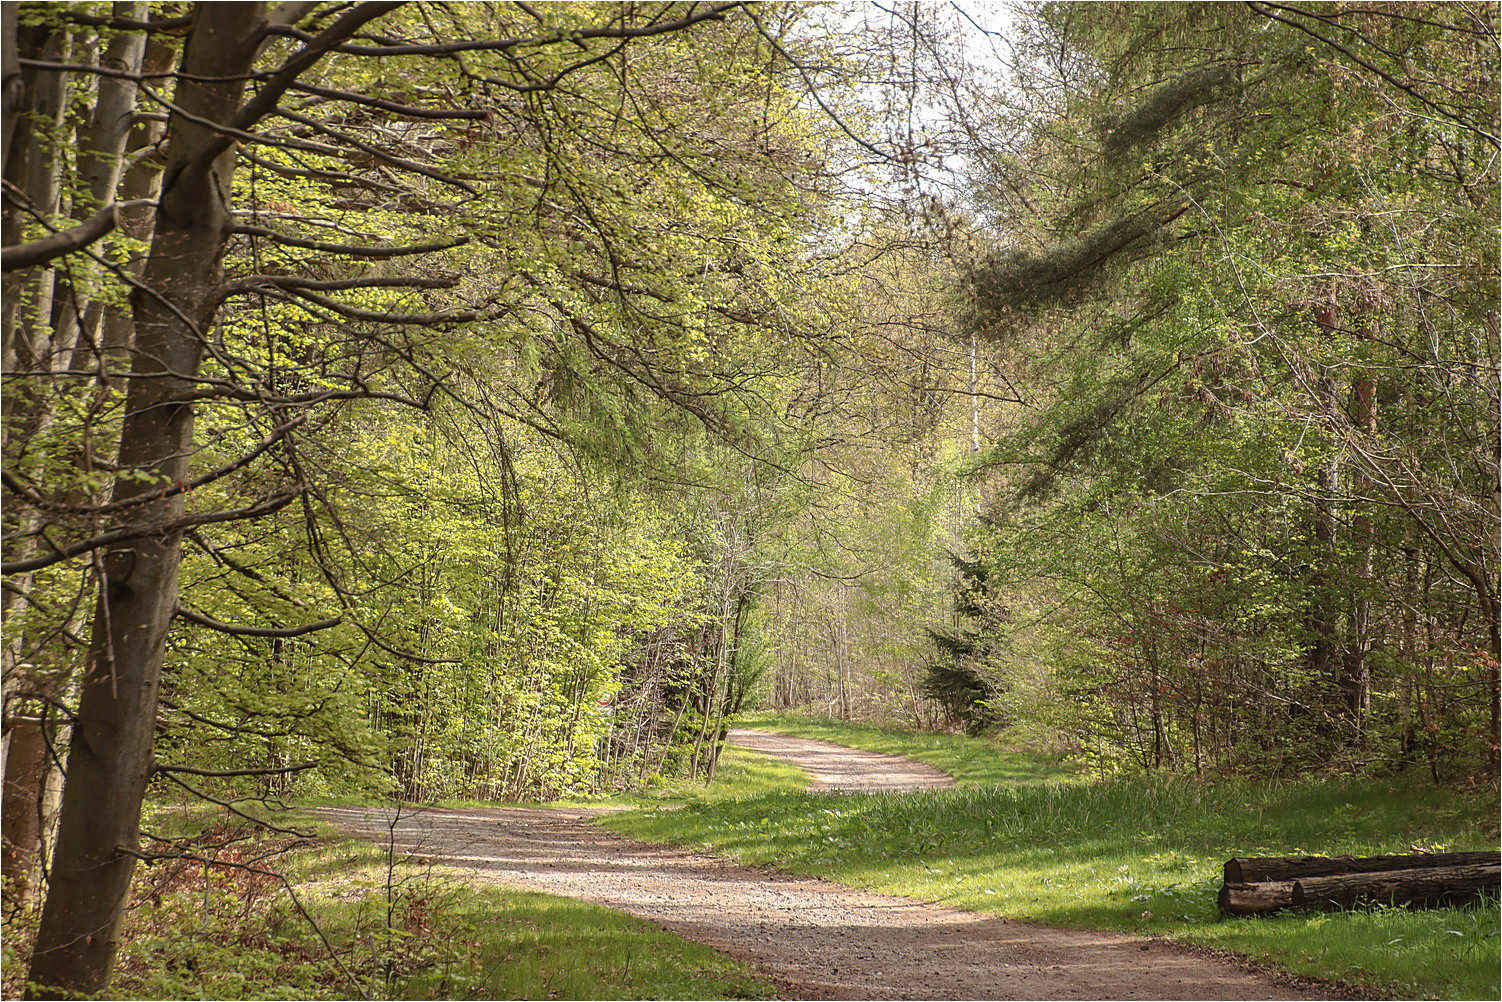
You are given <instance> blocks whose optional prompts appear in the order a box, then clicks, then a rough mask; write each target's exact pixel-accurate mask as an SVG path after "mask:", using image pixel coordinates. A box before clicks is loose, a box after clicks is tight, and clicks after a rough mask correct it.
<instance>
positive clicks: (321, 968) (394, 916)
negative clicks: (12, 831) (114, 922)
mask: <svg viewBox="0 0 1502 1002" xmlns="http://www.w3.org/2000/svg"><path fill="white" fill-rule="evenodd" d="M174 813H180V812H174ZM188 815H189V816H188V817H177V818H175V819H174V818H166V819H164V818H162V817H161V816H158V818H157V820H158V822H162V821H168V822H170V823H169V824H159V825H158V828H159V829H171V830H174V831H175V832H176V833H179V834H177V835H176V836H175V837H174V839H173V841H171V842H167V841H157V842H154V843H152V844H149V845H148V846H147V850H148V854H150V853H158V854H161V855H162V856H163V858H161V859H159V860H158V861H156V862H155V863H154V864H153V865H149V866H141V867H139V868H138V870H137V875H136V879H135V881H134V884H133V887H132V895H131V902H130V909H129V911H128V912H127V917H126V921H125V925H124V927H123V929H122V938H121V944H120V951H119V955H118V963H117V965H116V971H115V977H114V980H113V982H112V983H111V986H110V989H109V990H108V992H107V996H108V997H109V998H115V999H227V998H235V999H288V998H296V999H350V998H370V999H443V998H450V999H592V998H612V999H672V998H688V999H727V998H765V997H769V996H770V995H771V988H770V986H769V984H768V983H767V982H766V981H765V980H763V979H759V978H757V977H755V976H754V975H752V974H751V973H750V971H749V969H748V968H746V967H745V965H743V964H740V963H738V962H736V961H732V960H730V959H729V958H726V957H723V956H721V955H719V954H717V953H715V952H714V951H713V950H711V949H710V948H708V947H705V946H701V945H700V944H697V943H692V942H689V941H687V940H684V939H681V938H680V937H677V936H674V935H672V934H670V933H667V932H664V931H662V930H660V929H658V928H656V927H654V926H652V925H651V924H650V923H646V922H642V921H639V920H636V919H633V918H630V917H629V916H626V915H623V914H621V913H619V912H614V911H611V910H609V909H606V908H601V907H598V906H594V905H589V904H585V903H583V902H577V901H570V900H567V899H562V898H553V897H549V896H547V895H542V894H531V893H525V892H520V891H512V890H509V889H504V888H499V887H493V886H484V885H476V884H473V883H467V882H464V881H462V880H461V879H459V877H458V875H457V874H455V873H454V872H453V871H449V870H445V869H443V868H439V867H435V866H432V865H428V864H426V863H424V862H423V861H422V860H420V859H417V858H414V857H411V856H408V855H406V854H402V853H394V854H393V853H388V852H384V851H383V850H382V848H381V847H380V846H378V845H375V844H372V843H368V842H364V841H359V840H354V839H349V838H344V837H342V836H333V835H328V834H325V835H321V836H319V837H316V838H297V837H294V836H289V835H285V834H278V833H274V832H267V831H264V830H260V831H258V830H254V829H252V828H250V827H248V826H230V825H225V824H213V823H210V824H207V825H205V824H203V823H202V822H203V820H204V818H203V812H197V811H191V812H188ZM194 830H196V832H197V833H196V834H192V835H187V836H183V835H181V834H180V833H181V832H183V831H194ZM278 874H282V875H285V878H286V880H285V882H284V880H283V879H282V876H279V875H278ZM11 897H12V896H7V902H8V907H7V908H6V910H5V915H4V930H3V933H4V953H5V956H4V971H3V975H0V977H3V986H0V987H3V994H4V997H6V998H19V997H21V995H22V992H23V991H24V983H23V982H24V977H25V972H26V967H27V963H26V961H27V956H28V951H29V947H30V944H31V942H32V941H33V939H34V938H35V933H36V921H37V918H38V910H37V908H36V907H35V905H34V904H32V905H25V906H16V905H15V904H14V902H13V901H12V900H11Z"/></svg>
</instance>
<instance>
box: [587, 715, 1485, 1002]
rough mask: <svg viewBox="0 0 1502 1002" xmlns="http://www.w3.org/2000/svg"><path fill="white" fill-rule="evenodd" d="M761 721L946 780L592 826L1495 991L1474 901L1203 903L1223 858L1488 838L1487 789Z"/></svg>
mask: <svg viewBox="0 0 1502 1002" xmlns="http://www.w3.org/2000/svg"><path fill="white" fill-rule="evenodd" d="M756 725H761V726H764V725H765V721H757V722H756ZM777 729H778V730H782V731H784V732H797V733H800V734H804V735H806V736H809V737H819V738H823V739H825V740H837V741H838V743H841V744H848V745H852V746H856V747H862V748H868V749H875V750H880V751H888V752H897V753H902V754H910V755H913V756H914V757H915V758H920V759H922V760H924V761H928V762H930V763H931V764H934V765H936V766H938V767H939V768H943V769H946V770H948V771H951V772H953V773H954V774H955V775H956V776H957V778H959V780H960V785H959V786H957V788H956V789H953V790H930V791H920V792H915V793H910V794H896V795H876V796H870V797H843V796H837V795H835V796H831V795H827V794H825V795H820V794H805V793H801V792H789V791H786V790H784V791H782V792H758V793H755V794H752V795H747V796H743V797H738V798H737V797H730V798H721V799H718V800H713V801H701V802H696V803H691V804H688V805H687V806H685V807H683V808H682V809H680V810H661V809H652V808H647V809H643V810H638V811H632V812H625V813H621V814H617V815H613V816H612V817H611V818H609V819H608V820H607V821H606V822H605V823H606V824H607V825H608V826H609V827H611V828H614V829H616V830H619V831H623V832H627V833H629V834H631V835H634V836H637V837H641V838H648V839H654V840H659V841H670V842H677V843H680V844H685V845H692V846H694V847H696V848H703V849H709V850H711V851H714V852H719V853H723V854H726V855H729V856H732V857H733V858H735V859H737V860H740V861H742V862H745V863H749V864H753V865H769V866H776V867H778V868H781V869H784V870H789V871H791V872H794V873H800V874H807V875H818V876H821V877H824V878H827V879H832V880H837V881H839V882H841V883H846V884H851V885H853V886H857V887H864V888H869V889H872V890H876V891H880V892H884V893H890V894H903V895H910V896H913V897H917V898H921V899H924V900H929V901H937V902H942V903H944V904H947V905H952V906H954V907H958V908H966V909H971V910H974V911H981V912H988V913H992V914H997V915H1004V916H1008V917H1012V918H1018V919H1027V920H1032V921H1038V922H1043V923H1047V924H1051V925H1058V926H1066V927H1074V928H1096V929H1113V930H1123V931H1127V932H1133V933H1139V934H1146V935H1159V936H1167V937H1170V938H1173V939H1176V940H1178V941H1181V942H1185V943H1192V944H1198V945H1204V946H1212V947H1216V948H1219V949H1225V950H1232V951H1235V952H1238V953H1242V954H1245V955H1247V956H1250V957H1253V958H1256V959H1258V960H1263V961H1266V962H1268V963H1272V964H1274V965H1276V966H1278V967H1281V968H1284V969H1286V970H1290V971H1293V972H1295V973H1298V974H1303V975H1308V976H1314V977H1322V978H1328V979H1335V980H1341V981H1346V982H1349V983H1351V984H1357V985H1361V986H1364V987H1365V988H1367V989H1369V990H1375V991H1377V992H1381V993H1386V994H1390V995H1392V996H1393V997H1403V998H1431V997H1433V998H1496V997H1498V991H1497V985H1498V980H1499V979H1498V963H1499V958H1498V942H1499V940H1498V924H1499V914H1498V909H1497V907H1496V905H1494V904H1493V905H1488V906H1485V907H1481V908H1477V909H1439V910H1434V911H1407V910H1395V909H1379V910H1373V911H1366V912H1351V913H1334V914H1308V913H1294V914H1286V915H1280V916H1276V917H1273V918H1253V919H1222V918H1220V916H1219V915H1218V913H1217V910H1216V906H1215V892H1216V889H1217V888H1218V886H1219V879H1220V868H1221V866H1222V864H1223V863H1224V862H1225V860H1226V859H1227V858H1229V857H1231V856H1253V855H1294V854H1302V853H1310V854H1318V853H1325V854H1331V855H1337V854H1345V853H1350V854H1354V855H1373V854H1380V853H1391V852H1405V851H1407V850H1408V847H1409V846H1410V845H1418V846H1422V847H1424V848H1430V849H1441V848H1443V849H1450V850H1465V849H1483V848H1495V847H1496V845H1497V842H1498V826H1497V800H1496V797H1495V794H1492V793H1485V794H1464V793H1460V792H1457V791H1455V790H1449V789H1440V788H1436V787H1434V786H1433V785H1432V784H1430V783H1428V782H1426V781H1425V780H1424V779H1423V778H1422V777H1413V778H1398V779H1389V780H1365V781H1352V780H1340V781H1336V780H1324V781H1309V782H1303V783H1292V784H1279V785H1273V784H1259V783H1243V782H1238V783H1224V784H1214V785H1211V784H1197V783H1190V782H1185V781H1182V780H1137V781H1118V782H1112V783H1108V784H1099V783H1083V782H1056V781H1055V782H1050V781H1048V780H1049V777H1050V776H1055V775H1057V768H1058V767H1057V764H1056V763H1054V762H1053V761H1052V760H1050V759H1047V758H1040V757H1039V756H1036V755H1032V754H1030V753H1027V752H1020V751H1015V750H1006V749H1004V748H999V747H996V746H994V745H991V744H989V743H988V742H985V741H979V740H975V739H967V738H956V737H945V736H939V735H902V734H900V733H895V732H887V731H880V730H876V729H872V728H851V729H848V730H846V729H843V728H842V727H840V726H839V725H833V724H830V723H828V722H823V721H815V722H808V721H796V722H789V721H781V722H778V725H777ZM988 759H990V760H993V761H991V762H990V763H989V764H988V762H987V760H988ZM996 777H1019V778H1016V779H997V778H996Z"/></svg>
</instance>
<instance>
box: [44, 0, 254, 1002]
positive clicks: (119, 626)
mask: <svg viewBox="0 0 1502 1002" xmlns="http://www.w3.org/2000/svg"><path fill="white" fill-rule="evenodd" d="M263 21H264V4H262V3H238V4H201V5H199V6H198V7H196V8H195V13H194V22H193V26H192V29H191V31H190V32H189V35H188V39H187V42H186V48H185V51H184V54H183V60H182V64H183V69H184V73H185V75H184V78H183V80H182V81H181V82H180V83H179V85H178V87H177V89H176V92H175V101H176V105H177V107H178V108H179V109H181V113H179V112H176V111H174V112H173V116H172V121H171V125H170V128H169V138H168V148H167V152H166V161H167V165H166V172H165V174H164V178H165V180H164V182H163V190H162V198H161V202H160V204H159V206H158V209H157V220H156V231H155V234H154V236H153V240H152V247H151V252H150V256H149V258H148V261H147V264H146V268H145V270H144V272H143V281H144V283H145V286H146V288H147V289H149V290H150V291H143V290H141V289H137V290H135V292H134V293H133V294H132V297H131V299H132V307H133V313H134V318H135V324H136V345H135V351H134V352H133V360H134V363H133V366H132V371H131V377H130V380H129V383H128V388H127V391H126V408H125V413H126V417H125V420H124V424H123V426H122V430H121V443H120V458H119V464H120V467H121V468H122V469H124V470H138V471H142V472H145V473H149V474H151V476H150V477H149V478H148V477H143V478H140V479H121V480H119V481H117V482H116V485H115V490H114V495H113V499H114V500H115V501H117V502H118V501H125V500H131V499H137V498H149V497H150V496H151V495H152V494H154V493H161V494H162V495H164V496H162V497H159V498H155V499H151V500H146V501H143V502H142V503H140V504H138V505H136V506H135V507H133V508H131V509H129V510H130V511H131V512H132V516H131V527H132V528H135V529H137V530H138V533H139V534H138V535H135V536H134V537H132V538H129V539H125V540H123V541H121V542H119V543H117V544H115V545H114V546H112V547H111V548H110V549H109V551H108V553H107V555H106V556H105V559H104V571H105V580H104V585H103V587H102V588H101V594H100V599H99V603H98V605H97V607H96V610H95V618H94V629H93V634H92V638H91V646H90V650H89V655H88V659H87V662H86V668H85V674H84V680H83V687H82V695H81V698H80V702H79V708H78V714H77V718H76V719H75V721H74V727H73V739H72V743H71V747H70V752H69V756H68V779H67V785H66V787H65V788H64V793H63V804H62V814H61V819H60V822H59V827H58V840H57V849H56V851H55V853H54V857H53V867H52V883H51V887H50V890H49V892H48V895H47V903H46V906H45V908H44V909H43V913H42V920H41V926H40V929H39V930H38V933H37V943H36V951H35V953H34V954H33V956H32V964H31V972H30V980H31V981H33V982H35V983H36V985H37V986H38V988H37V989H36V991H37V993H38V995H37V997H41V998H53V997H63V996H64V995H66V994H67V993H71V992H86V993H87V992H98V991H100V990H102V989H103V988H105V987H106V986H107V985H108V983H109V977H110V972H111V969H112V967H113V964H114V956H115V948H116V941H117V936H118V929H119V924H120V918H121V915H122V911H123V907H124V903H125V898H126V895H127V893H128V891H129V886H130V878H131V874H132V872H133V871H134V869H135V856H134V855H133V853H135V852H136V849H137V844H138V841H139V835H140V832H139V827H140V811H141V801H142V799H143V797H144V795H145V790H146V783H147V780H148V779H149V778H150V776H151V773H152V770H153V766H154V762H153V755H152V739H153V737H154V731H155V723H156V712H157V694H158V688H159V684H160V680H161V671H162V659H163V654H164V651H165V647H166V639H167V630H168V627H169V626H170V624H171V622H172V617H173V615H174V614H175V612H176V607H177V593H178V564H179V561H180V557H181V552H180V539H181V528H180V527H175V526H174V523H175V522H177V521H178V520H179V519H180V518H181V516H182V514H183V505H184V494H183V493H182V492H175V493H169V492H168V491H167V490H166V488H168V487H170V486H171V485H173V484H175V483H177V482H181V481H185V480H186V479H187V474H188V460H189V456H190V455H191V453H192V447H193V408H192V406H191V405H190V404H188V403H185V402H182V401H181V400H180V399H179V398H178V397H179V394H181V393H182V392H183V391H185V390H189V389H191V388H192V387H193V385H194V380H195V378H196V377H197V374H198V370H199V363H200V360H201V357H202V352H203V347H204V346H203V337H202V334H201V332H202V331H203V330H204V329H205V328H206V327H207V326H208V325H209V324H210V322H211V321H212V319H213V315H214V311H215V307H216V300H215V289H216V286H217V285H218V284H219V280H220V261H221V258H222V257H223V254H224V250H225V247H226V245H227V243H228V240H229V234H230V226H231V222H232V218H231V214H230V208H229V204H228V197H229V187H230V178H231V175H232V173H233V171H234V166H235V156H236V154H235V150H234V147H233V146H230V147H229V148H228V149H225V148H224V144H223V143H222V142H220V133H219V131H218V130H215V129H214V128H213V127H212V124H211V123H215V122H228V121H230V120H232V118H233V116H234V113H235V111H236V109H237V108H238V106H239V102H240V97H241V94H242V92H243V90H244V81H245V77H246V74H248V73H249V71H250V69H251V67H252V63H253V61H254V58H255V53H256V48H257V44H258V42H259V39H260V35H261V32H260V29H261V27H262V25H263Z"/></svg>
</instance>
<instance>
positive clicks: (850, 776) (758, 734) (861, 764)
mask: <svg viewBox="0 0 1502 1002" xmlns="http://www.w3.org/2000/svg"><path fill="white" fill-rule="evenodd" d="M730 742H731V744H735V745H739V746H740V747H742V748H750V749H751V750H752V751H759V752H764V753H766V754H768V755H775V756H777V757H778V758H783V759H787V760H788V761H789V762H791V763H793V764H794V765H796V766H798V768H800V769H802V770H803V771H804V772H806V773H808V778H809V784H808V788H809V790H811V791H813V792H820V791H829V792H837V793H897V792H901V791H904V790H918V789H924V788H944V787H950V786H953V785H954V779H953V778H952V777H951V776H950V775H949V774H948V773H946V772H942V771H940V770H938V769H935V768H934V767H933V766H931V765H928V764H927V763H924V762H918V761H915V760H913V759H910V758H906V757H905V756H902V755H887V754H884V753H882V752H872V751H862V750H860V749H859V748H846V747H845V746H844V745H837V744H831V743H830V742H828V741H815V740H814V739H812V738H794V737H788V736H787V735H785V734H770V733H768V732H767V731H753V730H750V729H749V728H745V727H732V728H731V729H730Z"/></svg>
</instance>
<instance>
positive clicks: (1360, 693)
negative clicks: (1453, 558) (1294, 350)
mask: <svg viewBox="0 0 1502 1002" xmlns="http://www.w3.org/2000/svg"><path fill="white" fill-rule="evenodd" d="M1351 411H1352V413H1351V422H1352V424H1354V425H1355V426H1356V429H1357V433H1358V434H1359V433H1361V432H1368V433H1371V432H1375V431H1376V430H1377V384H1376V380H1374V379H1373V378H1372V376H1371V375H1370V374H1369V373H1363V374H1362V375H1360V376H1358V377H1356V378H1355V379H1354V380H1352V382H1351ZM1370 486H1371V481H1370V478H1368V477H1367V475H1366V474H1365V472H1363V470H1362V468H1361V464H1360V463H1357V464H1356V469H1355V472H1354V473H1353V474H1352V476H1351V494H1352V497H1353V499H1354V502H1355V504H1357V505H1359V504H1361V500H1360V499H1361V497H1362V495H1363V493H1364V492H1365V491H1366V490H1368V489H1369V488H1370ZM1351 541H1352V543H1353V545H1354V546H1355V547H1356V568H1355V570H1356V581H1355V585H1356V588H1357V592H1356V595H1355V598H1354V601H1353V602H1352V604H1351V612H1350V620H1349V629H1348V630H1347V636H1346V644H1345V651H1344V657H1343V658H1342V660H1341V667H1340V678H1339V685H1340V691H1341V694H1342V695H1343V696H1344V697H1345V713H1346V719H1347V721H1348V722H1349V724H1350V726H1351V731H1350V740H1351V743H1352V744H1358V745H1359V744H1362V743H1363V742H1364V741H1365V739H1366V715H1367V710H1368V708H1369V706H1370V703H1371V675H1372V672H1371V666H1370V665H1369V664H1368V663H1367V654H1368V653H1369V652H1370V651H1371V646H1372V640H1371V635H1370V634H1371V616H1372V600H1371V582H1372V555H1373V551H1374V549H1375V545H1374V542H1373V539H1372V520H1371V517H1370V516H1369V515H1367V514H1366V513H1365V512H1364V511H1363V510H1361V509H1360V508H1358V509H1357V513H1356V517H1355V519H1354V522H1353V524H1352V531H1351Z"/></svg>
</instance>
